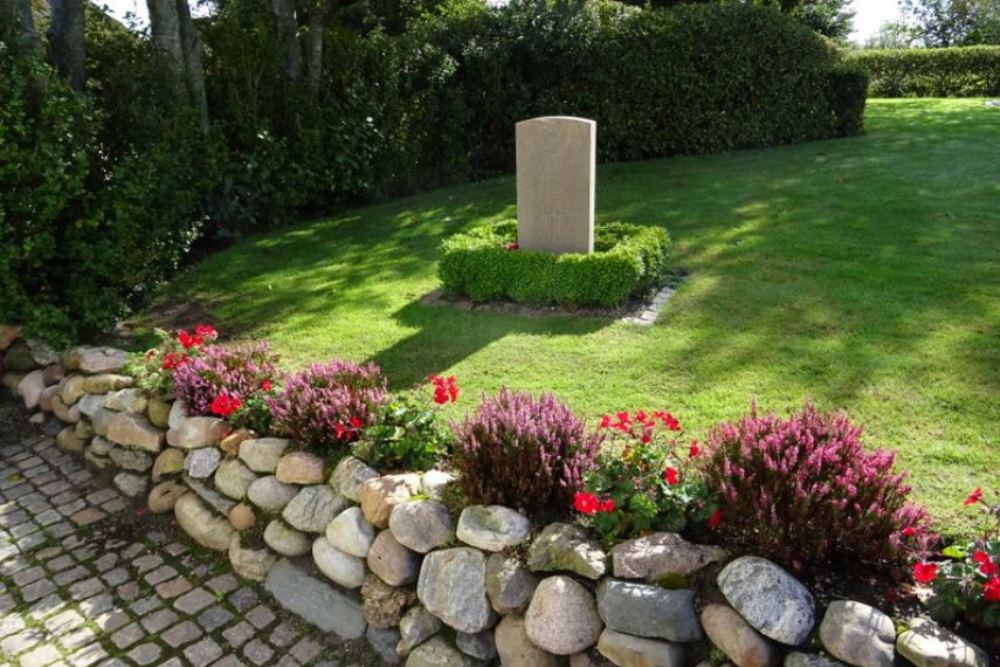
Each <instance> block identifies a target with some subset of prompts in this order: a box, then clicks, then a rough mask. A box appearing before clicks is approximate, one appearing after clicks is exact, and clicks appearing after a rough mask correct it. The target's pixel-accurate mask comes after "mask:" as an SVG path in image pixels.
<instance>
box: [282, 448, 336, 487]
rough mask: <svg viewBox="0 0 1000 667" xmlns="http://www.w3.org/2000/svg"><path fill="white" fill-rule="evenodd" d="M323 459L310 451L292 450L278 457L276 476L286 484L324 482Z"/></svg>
mask: <svg viewBox="0 0 1000 667" xmlns="http://www.w3.org/2000/svg"><path fill="white" fill-rule="evenodd" d="M323 467H324V466H323V459H321V458H319V457H318V456H316V455H314V454H310V453H308V452H292V453H291V454H285V455H284V456H282V457H281V458H280V459H278V467H277V468H275V470H274V476H275V477H277V478H278V481H279V482H284V483H285V484H322V483H323V482H324V481H325V480H324V478H323Z"/></svg>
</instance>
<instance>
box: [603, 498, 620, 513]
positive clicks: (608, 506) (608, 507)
mask: <svg viewBox="0 0 1000 667" xmlns="http://www.w3.org/2000/svg"><path fill="white" fill-rule="evenodd" d="M615 507H617V505H615V499H614V498H608V499H607V500H605V501H604V502H602V503H601V509H600V511H601V512H614V511H615Z"/></svg>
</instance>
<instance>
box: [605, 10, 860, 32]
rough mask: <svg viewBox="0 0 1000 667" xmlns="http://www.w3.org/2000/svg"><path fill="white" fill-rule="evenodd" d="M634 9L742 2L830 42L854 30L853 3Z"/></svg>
mask: <svg viewBox="0 0 1000 667" xmlns="http://www.w3.org/2000/svg"><path fill="white" fill-rule="evenodd" d="M624 1H625V2H627V3H628V4H633V5H652V6H653V7H672V6H674V5H679V4H681V3H689V2H741V3H743V4H748V5H761V6H764V7H776V8H778V9H780V10H781V11H782V13H785V14H788V15H789V16H792V17H795V18H797V19H798V20H800V21H802V23H804V24H806V25H807V26H809V27H810V28H812V29H813V30H815V31H816V32H818V33H820V34H822V35H826V36H827V37H829V38H831V39H836V40H841V41H843V40H846V39H847V36H848V35H850V34H851V30H852V29H853V27H854V10H853V9H851V2H852V0H624Z"/></svg>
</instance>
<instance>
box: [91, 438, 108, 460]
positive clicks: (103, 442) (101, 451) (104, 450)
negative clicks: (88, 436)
mask: <svg viewBox="0 0 1000 667" xmlns="http://www.w3.org/2000/svg"><path fill="white" fill-rule="evenodd" d="M112 447H114V445H113V444H112V443H111V441H110V440H108V439H107V438H103V437H101V436H99V435H98V436H94V439H93V440H91V441H90V451H92V452H93V453H94V454H96V455H98V456H107V455H108V454H109V453H111V448H112Z"/></svg>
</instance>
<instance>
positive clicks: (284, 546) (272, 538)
mask: <svg viewBox="0 0 1000 667" xmlns="http://www.w3.org/2000/svg"><path fill="white" fill-rule="evenodd" d="M264 542H265V543H266V544H267V546H269V547H271V548H272V549H274V550H275V551H277V552H278V553H279V554H281V555H282V556H301V555H303V554H307V553H309V550H310V549H311V548H312V539H311V538H310V537H309V536H308V535H306V534H305V533H300V532H299V531H297V530H295V529H294V528H289V527H288V526H286V525H285V524H284V523H283V522H282V521H281V520H280V519H274V520H273V521H271V522H270V523H268V524H267V527H266V528H264Z"/></svg>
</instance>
